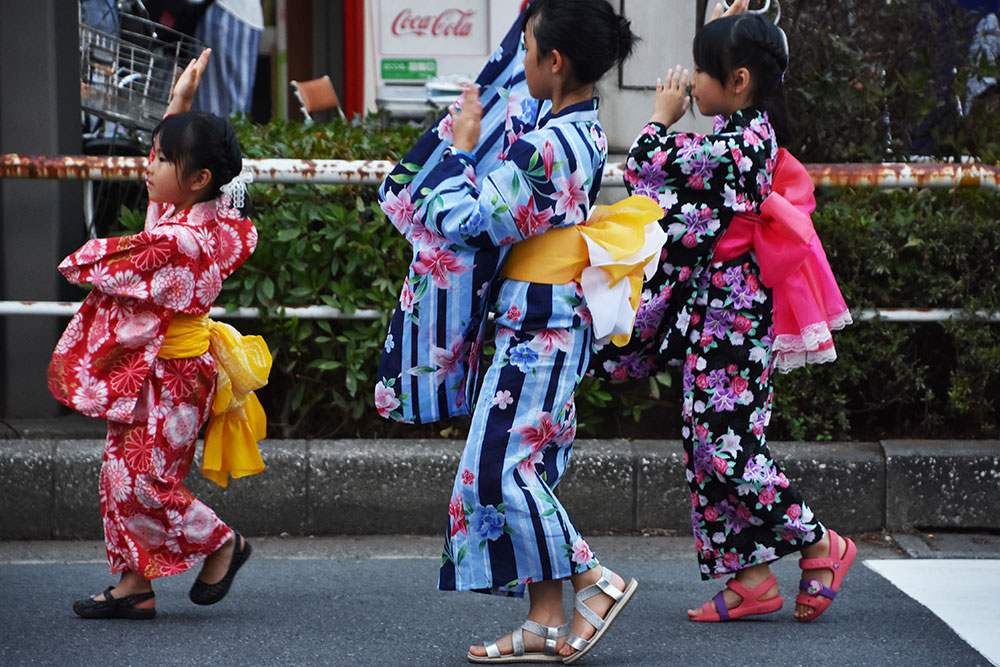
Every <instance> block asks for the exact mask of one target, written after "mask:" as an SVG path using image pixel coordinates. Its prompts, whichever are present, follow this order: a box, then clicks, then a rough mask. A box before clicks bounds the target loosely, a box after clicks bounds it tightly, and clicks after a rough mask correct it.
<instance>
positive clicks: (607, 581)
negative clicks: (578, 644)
mask: <svg viewBox="0 0 1000 667" xmlns="http://www.w3.org/2000/svg"><path fill="white" fill-rule="evenodd" d="M612 574H614V572H612V571H611V570H609V569H608V568H606V567H604V566H603V565H602V566H601V576H600V578H599V579H598V580H597V581H596V582H595V583H593V584H591V585H589V586H587V587H586V588H582V589H580V590H579V591H577V593H576V599H575V601H574V603H573V606H574V608H575V609H576V611H577V612H578V613H579V614H580V616H583V619H584V620H585V621H587V623H590V625H592V626H593V627H594V629H595V630H600V629H601V628H602V627H603V626H604V619H603V618H602V617H600V616H598V614H597V612H596V611H594V610H593V609H591V608H590V607H588V606H587V605H586V604H584V602H585V601H587V600H589V599H590V598H592V597H594V596H595V595H600V594H601V593H604V594H605V595H607V596H608V597H610V598H611V599H612V600H614V601H615V602H618V601H619V600H621V599H622V596H623V595H625V591H623V590H621V589H619V588H615V586H614V584H612V583H611V575H612ZM581 641H583V640H581ZM574 648H575V647H574Z"/></svg>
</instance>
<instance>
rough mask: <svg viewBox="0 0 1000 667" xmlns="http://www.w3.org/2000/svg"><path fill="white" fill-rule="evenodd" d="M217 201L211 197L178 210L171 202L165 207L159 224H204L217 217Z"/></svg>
mask: <svg viewBox="0 0 1000 667" xmlns="http://www.w3.org/2000/svg"><path fill="white" fill-rule="evenodd" d="M217 201H218V200H217V199H209V200H208V201H202V202H198V203H197V204H194V205H193V206H191V207H190V208H186V209H183V210H181V211H178V210H177V209H176V208H174V206H173V205H172V204H171V205H169V206H167V208H165V209H164V211H163V215H162V216H161V217H160V219H159V221H157V225H160V224H172V225H185V224H196V225H201V224H204V223H205V221H207V220H212V219H214V218H215V209H216V205H217Z"/></svg>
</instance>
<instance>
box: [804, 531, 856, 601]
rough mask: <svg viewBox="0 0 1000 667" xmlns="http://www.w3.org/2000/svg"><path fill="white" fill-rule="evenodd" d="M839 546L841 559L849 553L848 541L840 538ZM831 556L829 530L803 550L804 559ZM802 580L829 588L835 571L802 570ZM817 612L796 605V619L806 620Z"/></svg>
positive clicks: (822, 569) (824, 569) (823, 569)
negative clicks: (818, 582) (812, 580)
mask: <svg viewBox="0 0 1000 667" xmlns="http://www.w3.org/2000/svg"><path fill="white" fill-rule="evenodd" d="M837 546H838V547H839V549H838V551H839V552H840V553H839V554H838V555H839V557H840V558H843V557H844V554H846V553H847V540H845V539H844V538H840V539H838V540H837ZM829 556H830V531H829V530H827V531H826V533H824V535H823V539H821V540H820V541H819V542H816V543H815V544H811V545H809V546H808V547H806V548H805V549H803V550H802V558H829ZM802 578H803V579H806V580H809V579H819V581H820V583H821V584H823V585H824V586H829V585H830V584H832V583H833V570H831V569H830V568H828V567H821V568H819V569H816V570H802ZM815 612H816V610H815V609H813V608H812V607H810V606H809V605H806V604H796V605H795V618H806V617H807V616H811V615H813V614H814V613H815Z"/></svg>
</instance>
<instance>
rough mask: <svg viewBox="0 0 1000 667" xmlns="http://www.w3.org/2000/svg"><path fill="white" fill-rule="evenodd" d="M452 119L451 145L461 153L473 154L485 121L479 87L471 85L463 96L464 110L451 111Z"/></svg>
mask: <svg viewBox="0 0 1000 667" xmlns="http://www.w3.org/2000/svg"><path fill="white" fill-rule="evenodd" d="M449 113H450V114H451V118H452V125H451V132H452V135H453V139H452V142H451V145H452V146H454V147H455V148H456V149H458V150H460V151H467V152H470V153H471V152H472V150H473V149H475V147H476V144H478V143H479V131H480V123H481V122H482V119H483V104H482V102H480V101H479V86H477V85H475V84H471V85H469V86H467V87H466V89H465V93H464V94H463V95H462V108H461V109H459V110H458V111H457V112H456V111H449Z"/></svg>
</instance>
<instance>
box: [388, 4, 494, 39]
mask: <svg viewBox="0 0 1000 667" xmlns="http://www.w3.org/2000/svg"><path fill="white" fill-rule="evenodd" d="M475 17H476V12H475V11H471V10H463V9H446V10H444V11H443V12H441V13H439V14H437V15H434V14H415V13H414V12H413V10H412V9H410V8H409V7H407V8H406V9H404V10H403V11H401V12H400V13H399V14H397V15H396V18H395V19H394V20H393V22H392V34H393V35H396V36H397V37H398V36H400V35H416V36H417V37H425V36H428V35H429V36H431V37H468V36H469V35H471V34H472V25H473V21H474V20H475Z"/></svg>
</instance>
